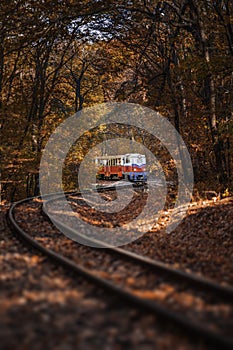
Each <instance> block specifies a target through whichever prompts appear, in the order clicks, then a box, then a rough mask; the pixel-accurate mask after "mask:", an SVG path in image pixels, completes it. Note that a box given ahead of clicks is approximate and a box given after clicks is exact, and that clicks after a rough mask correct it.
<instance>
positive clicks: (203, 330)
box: [8, 195, 233, 349]
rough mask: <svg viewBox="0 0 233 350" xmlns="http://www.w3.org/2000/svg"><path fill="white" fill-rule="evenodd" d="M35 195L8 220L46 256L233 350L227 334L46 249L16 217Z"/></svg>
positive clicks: (197, 334) (138, 305)
mask: <svg viewBox="0 0 233 350" xmlns="http://www.w3.org/2000/svg"><path fill="white" fill-rule="evenodd" d="M50 196H51V195H48V197H47V198H49V197H50ZM34 198H40V196H37V197H30V198H27V199H24V200H21V201H18V202H15V203H13V204H12V205H11V207H10V209H9V211H8V223H9V225H10V227H11V228H12V229H13V231H15V232H16V233H17V234H18V235H19V236H20V237H21V238H23V239H24V240H26V241H27V242H28V243H29V244H30V245H31V246H33V247H34V248H36V249H37V250H39V251H40V252H41V253H43V254H45V255H46V256H48V257H50V258H52V259H53V260H54V261H55V262H56V263H57V264H58V265H62V266H64V267H65V268H68V269H69V270H72V271H74V272H76V273H78V274H80V275H82V276H83V277H85V278H87V279H88V280H89V281H91V282H93V283H95V284H97V285H98V286H100V287H102V288H104V289H105V290H106V291H107V292H111V293H112V292H114V293H115V295H117V296H119V297H121V298H123V299H124V300H127V301H128V302H130V303H131V304H132V305H135V306H137V307H139V308H140V309H141V310H143V311H147V312H150V313H153V312H154V313H155V314H156V315H159V316H161V317H162V318H163V319H164V320H169V321H172V322H173V323H175V324H177V325H179V326H181V327H182V328H184V329H185V330H186V331H187V332H188V333H189V334H191V335H195V336H201V337H203V338H204V339H205V340H206V341H207V343H210V344H211V345H212V346H216V348H219V346H221V349H232V347H233V338H229V337H226V336H223V335H221V334H219V333H216V332H214V331H212V330H211V329H209V328H208V327H206V326H202V325H200V324H199V323H196V322H193V321H190V320H189V319H187V318H186V317H184V316H181V315H180V314H178V313H176V312H173V311H171V310H168V308H166V307H163V306H161V305H160V304H159V303H157V302H155V301H150V300H148V299H144V298H140V297H138V296H136V295H134V294H132V293H130V292H129V291H127V290H126V289H122V288H120V287H119V286H117V285H115V284H113V283H111V282H109V281H108V280H106V279H103V278H101V277H98V276H96V275H94V274H93V273H92V272H91V271H90V270H89V269H86V268H85V267H83V266H80V265H78V264H76V263H74V262H73V261H72V260H70V259H68V258H66V257H64V256H62V255H60V254H58V253H56V252H55V251H53V250H51V249H48V248H45V247H44V246H43V245H42V244H40V243H39V242H38V241H36V240H35V239H33V238H32V237H31V236H30V235H29V234H28V233H26V232H25V231H24V230H23V229H22V228H21V227H20V226H19V225H18V223H17V222H16V220H15V218H14V209H15V208H16V207H17V206H19V205H21V204H23V203H26V202H29V201H30V200H32V199H34Z"/></svg>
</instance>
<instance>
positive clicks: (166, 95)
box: [0, 0, 233, 199]
mask: <svg viewBox="0 0 233 350" xmlns="http://www.w3.org/2000/svg"><path fill="white" fill-rule="evenodd" d="M232 14H233V3H232V1H230V0H221V1H214V0H200V1H197V0H190V1H187V0H167V1H158V0H135V1H121V0H119V1H117V2H116V1H113V0H109V1H104V0H96V1H95V0H89V1H88V0H82V1H77V0H56V1H52V0H48V1H40V2H35V1H34V0H28V1H24V0H12V1H10V2H9V1H7V0H2V1H1V4H0V113H1V133H2V147H1V151H2V155H3V157H2V159H3V161H2V163H3V171H2V182H3V186H2V187H3V192H4V193H5V196H6V197H7V198H8V199H12V198H13V197H14V193H18V184H20V186H21V189H22V193H19V196H23V195H25V191H27V195H32V194H36V193H38V190H39V189H38V166H39V162H40V157H41V152H42V150H43V147H44V145H45V143H46V140H47V139H48V137H49V135H50V133H51V132H52V131H53V130H54V128H55V127H56V126H57V125H58V124H59V123H60V122H61V121H62V120H63V119H64V118H67V117H68V116H69V115H72V114H73V113H75V112H76V111H78V110H80V109H82V108H84V107H86V106H90V105H93V104H95V103H100V102H103V101H108V100H117V101H130V102H135V103H141V104H144V105H147V106H149V107H151V108H153V109H156V110H157V111H159V112H161V113H162V114H163V115H165V116H166V117H167V118H169V120H171V121H172V122H173V123H174V125H175V127H176V128H177V130H178V131H179V132H180V133H181V134H182V136H183V138H184V139H185V141H186V143H187V145H188V148H189V150H190V152H191V156H192V159H193V164H194V169H195V175H196V180H197V181H198V182H203V183H204V182H205V181H206V178H207V177H209V178H210V179H211V180H210V183H211V184H212V186H217V187H218V186H219V189H220V190H221V191H224V190H225V189H226V188H227V187H228V188H230V187H232V186H233V184H232V164H233V163H232V160H233V151H232V142H233V125H232V124H233V121H232V120H233V89H232V87H233V59H232V56H233V18H232V17H233V15H232ZM218 184H219V185H218Z"/></svg>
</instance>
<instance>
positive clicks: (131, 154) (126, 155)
mask: <svg viewBox="0 0 233 350" xmlns="http://www.w3.org/2000/svg"><path fill="white" fill-rule="evenodd" d="M129 156H136V157H138V156H144V157H145V154H140V153H126V154H118V155H114V156H100V157H95V159H100V160H101V159H102V160H103V159H115V158H122V157H129Z"/></svg>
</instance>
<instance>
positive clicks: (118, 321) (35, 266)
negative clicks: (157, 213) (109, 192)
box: [0, 198, 233, 350]
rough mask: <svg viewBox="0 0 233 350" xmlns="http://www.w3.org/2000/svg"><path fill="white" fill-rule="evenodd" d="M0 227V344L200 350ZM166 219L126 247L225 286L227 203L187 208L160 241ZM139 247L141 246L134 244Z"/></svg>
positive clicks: (232, 248)
mask: <svg viewBox="0 0 233 350" xmlns="http://www.w3.org/2000/svg"><path fill="white" fill-rule="evenodd" d="M7 209H8V208H7V206H5V207H3V208H2V212H1V227H0V260H1V263H0V264H1V272H0V281H1V287H0V304H1V308H0V315H1V317H0V344H1V349H2V350H6V349H7V350H8V349H9V350H14V349H17V350H18V349H20V350H21V349H22V350H23V349H30V350H31V349H42V348H44V349H58V350H69V349H80V350H84V349H85V350H86V349H88V350H89V349H103V350H105V349H106V350H107V349H109V350H112V349H114V350H115V349H116V350H118V349H126V348H127V349H128V348H129V349H136V350H137V349H138V350H152V349H153V350H154V349H158V350H163V349H167V350H168V349H169V350H170V349H178V350H186V349H187V350H189V349H192V350H194V349H195V350H196V349H200V350H204V349H208V348H209V347H208V346H207V345H206V344H205V343H204V341H203V340H201V339H191V338H190V337H189V336H187V335H186V334H185V332H184V331H182V330H181V329H179V328H177V327H176V326H174V325H172V324H166V323H165V322H162V321H161V320H160V319H159V318H158V317H156V316H154V315H151V314H145V313H142V312H140V311H138V310H137V309H135V308H133V307H132V306H129V305H127V304H124V303H122V301H120V300H119V299H118V298H117V297H114V296H109V295H107V294H106V293H105V292H104V291H103V290H101V289H100V288H96V286H94V285H92V284H91V283H89V282H87V281H86V280H84V279H83V278H82V277H79V276H77V275H74V274H73V273H70V272H68V271H67V270H65V269H63V268H61V267H57V266H56V265H55V264H54V263H52V262H50V261H49V260H48V259H47V258H45V257H44V256H42V255H41V254H39V253H38V252H37V251H36V250H34V249H33V248H30V247H29V246H27V245H25V244H24V243H23V242H21V241H19V240H18V238H17V237H15V236H14V235H13V234H12V232H11V231H10V229H9V228H8V226H7V222H6V218H5V215H6V212H7ZM167 214H168V213H165V214H164V216H163V217H162V218H161V220H160V222H159V223H158V226H157V227H155V229H154V231H153V232H151V233H148V234H147V235H145V236H144V237H143V238H142V239H141V240H140V241H138V242H137V243H132V244H131V245H128V247H127V248H130V249H132V250H134V251H135V250H136V251H138V252H140V253H144V254H145V255H148V256H151V257H152V258H156V259H160V260H162V261H164V262H166V263H173V264H175V265H176V267H179V268H184V269H188V270H192V271H195V272H198V273H201V274H203V275H205V277H210V278H212V279H214V280H217V281H218V282H221V283H224V284H232V280H233V279H232V259H233V245H232V236H233V198H226V199H224V200H221V201H216V202H215V201H214V200H212V201H200V202H199V203H193V204H192V205H191V207H190V209H189V212H188V216H187V217H186V218H185V219H184V220H183V222H182V223H181V224H180V225H179V227H178V228H177V229H176V230H175V231H174V232H172V233H171V234H169V235H167V234H166V235H165V233H164V230H165V226H166V220H167ZM139 242H140V243H139Z"/></svg>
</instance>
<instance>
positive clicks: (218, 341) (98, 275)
mask: <svg viewBox="0 0 233 350" xmlns="http://www.w3.org/2000/svg"><path fill="white" fill-rule="evenodd" d="M112 190H113V188H108V189H107V191H112ZM99 191H105V189H99ZM67 195H68V194H67ZM70 195H71V198H74V195H76V196H79V194H78V193H70ZM59 198H60V197H59V195H57V194H54V196H48V198H47V203H46V205H47V206H48V205H49V203H51V201H59ZM33 200H35V199H33V198H29V199H26V200H23V201H19V202H16V203H14V204H13V205H12V206H11V208H10V210H9V215H8V218H9V222H10V225H11V227H12V228H13V229H14V231H16V232H17V234H19V235H20V236H21V237H22V238H24V239H25V240H27V242H28V243H30V244H31V245H32V246H34V247H35V248H36V249H39V250H40V251H41V252H42V253H44V254H46V255H47V256H49V257H51V258H52V259H53V260H55V261H56V263H57V264H61V265H63V266H65V267H66V268H69V269H71V270H73V271H75V272H76V273H78V274H81V275H82V276H84V277H85V278H88V279H89V280H90V281H92V282H93V283H96V284H98V285H99V286H101V287H103V288H105V289H106V290H107V291H108V292H109V293H115V294H117V295H118V296H120V297H121V298H124V299H125V300H127V301H128V302H130V303H132V304H134V305H135V306H137V307H139V308H140V309H142V310H145V311H148V312H150V313H156V314H157V315H160V317H162V318H163V319H165V320H169V321H172V322H174V323H176V324H178V325H179V326H181V327H183V328H184V329H185V330H186V332H188V333H190V334H192V335H195V336H199V337H202V338H204V339H205V340H206V341H207V342H208V343H209V344H211V345H212V346H216V347H218V348H219V347H220V346H221V348H226V349H230V348H232V346H233V338H232V337H231V336H230V335H229V334H230V330H229V329H230V325H229V322H225V321H224V320H222V321H223V325H221V327H222V328H223V332H222V329H221V327H220V329H219V325H216V324H213V323H211V322H206V319H205V317H204V318H202V319H201V321H200V320H196V321H194V320H193V317H192V310H191V311H190V310H188V311H187V307H180V306H178V307H177V305H176V307H175V308H173V307H171V305H170V304H169V303H167V302H166V301H165V300H164V299H162V300H159V301H158V299H157V298H154V297H155V296H157V297H158V295H159V293H158V292H159V291H161V290H160V289H161V288H160V287H161V284H162V285H163V286H164V285H166V284H167V286H170V284H171V285H173V284H174V285H175V287H173V289H171V286H170V290H172V293H173V295H174V294H175V296H176V295H177V294H179V293H181V294H182V293H183V294H184V295H185V293H184V291H188V292H189V293H191V294H193V293H194V296H195V294H196V293H197V295H198V300H200V298H202V300H207V304H212V303H213V304H216V305H218V304H219V303H220V304H224V305H225V306H224V308H225V307H226V306H227V307H228V308H229V310H231V311H230V312H228V317H227V320H228V321H229V315H232V300H233V298H232V297H233V288H231V287H228V286H223V285H220V284H217V283H215V282H213V281H211V280H208V279H205V278H202V277H199V276H197V275H193V274H190V273H186V272H184V271H181V270H178V269H175V268H173V267H170V266H168V265H166V264H163V263H161V262H160V261H156V260H152V259H149V258H147V257H144V256H141V255H138V254H135V253H133V252H130V251H127V250H125V249H122V248H112V247H110V246H108V245H106V246H105V248H104V249H103V250H101V254H102V255H106V256H108V258H107V259H108V260H109V259H110V260H109V261H110V265H112V264H113V263H115V261H116V259H117V261H118V260H120V261H121V262H120V264H119V265H120V266H123V264H125V263H126V264H128V268H127V270H128V271H129V272H130V270H131V271H133V269H134V266H135V265H138V266H140V268H139V276H140V275H147V274H148V276H151V277H150V279H148V281H149V280H150V281H151V280H152V281H153V283H155V286H156V287H158V290H157V288H156V289H154V288H153V287H152V288H151V287H150V288H151V291H152V292H151V293H149V295H148V289H146V291H147V292H146V293H145V285H142V286H141V287H140V288H139V289H138V288H137V289H135V285H133V287H132V286H129V285H128V284H127V283H126V281H128V280H129V278H128V277H127V276H128V275H127V276H126V277H123V278H122V279H121V280H120V283H118V281H117V278H114V274H112V276H110V275H111V273H110V274H108V273H103V271H97V270H96V269H93V268H90V267H86V266H85V263H83V262H81V263H80V262H77V261H76V260H75V258H73V257H72V256H71V257H70V256H67V255H66V254H64V253H63V252H59V251H55V250H54V249H51V241H50V246H49V247H48V246H46V245H45V244H42V243H40V241H39V239H38V237H37V238H35V237H33V235H32V234H31V232H30V230H25V229H24V228H22V224H20V223H19V222H17V215H16V214H15V212H16V211H17V208H19V207H20V206H22V205H25V204H27V205H29V206H30V203H31V202H32V201H33ZM36 200H38V203H40V198H39V197H37V199H36ZM40 205H41V203H40ZM38 210H41V208H40V209H38ZM43 215H44V214H43ZM55 220H57V224H58V225H59V226H60V227H63V228H65V229H66V230H71V233H72V229H71V228H68V227H67V226H66V225H65V224H64V223H62V222H61V221H59V220H58V219H55ZM73 233H74V232H73ZM75 234H76V235H77V234H78V233H77V232H75ZM81 236H82V235H80V238H82V237H81ZM85 240H86V237H85ZM95 243H97V244H98V240H97V241H96V242H95ZM99 243H101V244H102V245H103V242H99ZM73 244H75V247H77V246H79V245H78V244H76V243H73ZM84 249H85V248H84ZM87 249H89V250H91V248H87ZM92 250H93V251H95V252H96V249H92ZM97 251H98V254H99V250H97ZM122 261H123V262H122ZM152 275H153V276H152ZM154 276H156V278H155V279H154ZM139 280H140V278H138V282H139ZM146 283H147V282H146ZM168 289H169V288H168ZM176 289H180V290H178V292H177V291H176ZM174 291H175V292H174ZM168 296H169V295H168ZM168 299H169V298H168ZM194 300H195V297H194ZM209 300H210V301H209ZM226 301H227V302H226ZM178 304H179V303H178ZM194 314H195V316H197V313H194ZM220 317H221V315H220ZM207 323H209V325H207ZM220 323H221V322H220ZM225 324H228V326H227V328H228V332H225V329H224V327H225Z"/></svg>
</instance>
